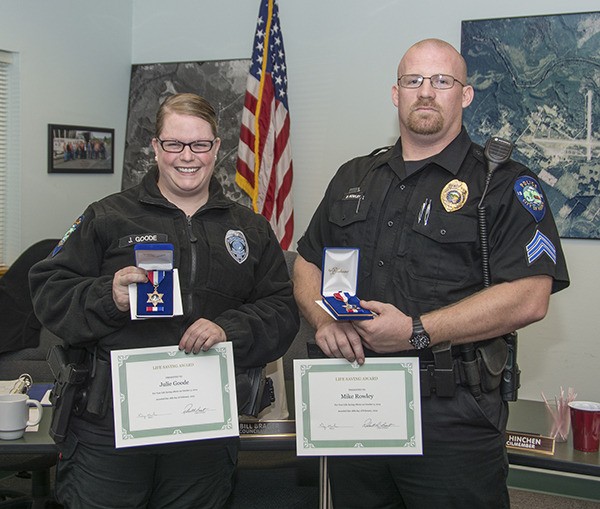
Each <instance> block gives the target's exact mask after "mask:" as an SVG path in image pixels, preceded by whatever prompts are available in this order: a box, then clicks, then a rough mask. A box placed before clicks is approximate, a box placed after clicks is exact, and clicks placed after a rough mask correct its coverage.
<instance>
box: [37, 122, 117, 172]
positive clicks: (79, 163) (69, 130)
mask: <svg viewBox="0 0 600 509" xmlns="http://www.w3.org/2000/svg"><path fill="white" fill-rule="evenodd" d="M114 138H115V130H114V129H109V128H104V127H88V126H77V125H64V124H48V173H114V170H115V167H114V150H115V149H114Z"/></svg>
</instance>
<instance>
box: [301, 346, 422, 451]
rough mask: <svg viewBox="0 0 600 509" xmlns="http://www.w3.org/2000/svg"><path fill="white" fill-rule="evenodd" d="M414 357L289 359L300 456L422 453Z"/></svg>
mask: <svg viewBox="0 0 600 509" xmlns="http://www.w3.org/2000/svg"><path fill="white" fill-rule="evenodd" d="M419 382H420V379H419V359H418V358H416V357H385V358H373V357H368V358H367V359H366V360H365V363H364V364H363V365H362V366H361V365H359V364H358V363H356V362H354V363H349V362H348V361H346V360H344V359H302V360H294V395H295V401H296V450H297V454H298V455H299V456H339V455H343V456H350V455H352V456H355V455H373V454H413V455H418V454H422V453H423V441H422V433H421V391H420V383H419Z"/></svg>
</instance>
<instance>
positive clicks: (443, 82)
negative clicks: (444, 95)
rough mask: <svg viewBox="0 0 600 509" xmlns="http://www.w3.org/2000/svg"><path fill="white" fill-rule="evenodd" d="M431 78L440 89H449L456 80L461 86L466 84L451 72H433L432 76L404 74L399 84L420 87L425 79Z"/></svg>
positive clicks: (435, 86) (430, 80)
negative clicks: (451, 74)
mask: <svg viewBox="0 0 600 509" xmlns="http://www.w3.org/2000/svg"><path fill="white" fill-rule="evenodd" d="M425 80H429V83H431V86H432V87H433V88H437V89H438V90H448V89H449V88H452V87H453V86H454V82H456V83H458V84H459V85H460V86H461V87H464V86H465V85H464V84H463V83H461V82H460V81H458V80H457V79H456V78H455V77H454V76H450V75H449V74H432V75H431V76H421V75H420V74H403V75H402V76H400V77H399V78H398V85H400V86H401V87H402V88H419V87H420V86H421V85H422V84H423V81H425Z"/></svg>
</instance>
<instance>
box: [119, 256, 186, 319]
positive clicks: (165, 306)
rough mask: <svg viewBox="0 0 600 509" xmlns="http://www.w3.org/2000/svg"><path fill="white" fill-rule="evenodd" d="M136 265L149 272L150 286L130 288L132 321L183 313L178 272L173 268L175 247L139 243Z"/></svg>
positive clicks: (147, 284) (148, 283) (139, 284)
mask: <svg viewBox="0 0 600 509" xmlns="http://www.w3.org/2000/svg"><path fill="white" fill-rule="evenodd" d="M134 251H135V264H136V266H137V267H140V268H142V269H145V270H146V271H147V274H148V282H147V283H138V284H134V285H131V286H130V288H129V299H130V308H131V318H132V320H136V319H139V318H162V317H170V316H175V315H181V314H182V311H183V310H182V304H181V290H180V288H179V278H178V273H177V269H174V268H173V244H136V245H135V246H134Z"/></svg>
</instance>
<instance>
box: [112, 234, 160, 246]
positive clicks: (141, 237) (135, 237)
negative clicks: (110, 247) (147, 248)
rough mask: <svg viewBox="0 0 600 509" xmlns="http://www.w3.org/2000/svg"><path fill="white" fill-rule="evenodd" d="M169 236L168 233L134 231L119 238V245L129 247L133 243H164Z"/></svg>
mask: <svg viewBox="0 0 600 509" xmlns="http://www.w3.org/2000/svg"><path fill="white" fill-rule="evenodd" d="M168 241H169V238H168V236H167V234H166V233H132V234H131V235H127V236H126V237H121V238H120V239H119V247H127V246H131V245H133V244H148V243H164V242H168Z"/></svg>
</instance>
